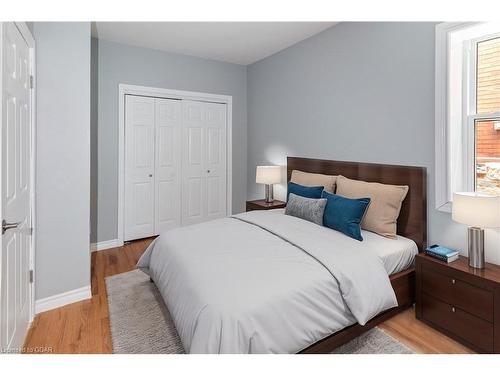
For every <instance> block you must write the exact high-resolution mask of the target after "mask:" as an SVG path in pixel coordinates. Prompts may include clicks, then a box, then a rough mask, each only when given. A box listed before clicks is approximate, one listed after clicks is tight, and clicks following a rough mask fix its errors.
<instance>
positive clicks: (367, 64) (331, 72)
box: [247, 23, 500, 263]
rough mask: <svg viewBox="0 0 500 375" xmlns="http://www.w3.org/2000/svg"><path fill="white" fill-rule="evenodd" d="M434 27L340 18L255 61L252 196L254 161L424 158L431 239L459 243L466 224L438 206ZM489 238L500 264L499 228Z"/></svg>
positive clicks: (256, 192) (417, 161)
mask: <svg viewBox="0 0 500 375" xmlns="http://www.w3.org/2000/svg"><path fill="white" fill-rule="evenodd" d="M434 30H435V28H434V24H432V23H341V24H339V25H336V26H334V27H332V28H330V29H328V30H326V31H324V32H322V33H320V34H318V35H316V36H313V37H311V38H309V39H307V40H305V41H303V42H301V43H299V44H296V45H294V46H292V47H290V48H288V49H286V50H284V51H281V52H279V53H277V54H275V55H273V56H271V57H268V58H266V59H264V60H261V61H259V62H257V63H255V64H253V65H251V66H250V67H249V68H248V174H247V176H248V180H247V181H248V187H247V189H248V196H249V198H257V197H262V196H263V190H262V189H263V188H262V186H258V185H256V184H255V166H256V165H259V164H283V165H284V164H286V156H287V155H290V156H306V157H318V158H327V159H336V160H353V161H366V162H377V163H388V164H403V165H417V166H425V167H427V171H428V210H429V211H428V234H429V243H440V244H442V245H448V246H452V247H456V248H460V249H462V250H463V251H464V250H465V249H466V248H467V247H466V227H465V226H463V225H460V224H457V223H454V222H453V221H452V220H451V215H450V214H448V213H443V212H439V211H437V210H435V209H434V180H435V179H434V38H435V35H434ZM277 190H278V194H283V192H284V188H283V187H281V189H280V188H278V189H277ZM486 241H487V242H488V243H487V254H486V255H487V259H489V260H490V261H495V262H497V263H500V251H498V250H499V247H500V245H499V243H500V235H499V232H498V231H496V232H494V231H488V232H487V234H486ZM488 250H489V251H488Z"/></svg>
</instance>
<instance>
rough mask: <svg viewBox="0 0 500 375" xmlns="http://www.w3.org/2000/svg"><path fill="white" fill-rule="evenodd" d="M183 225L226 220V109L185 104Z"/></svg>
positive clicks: (219, 105)
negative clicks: (223, 218)
mask: <svg viewBox="0 0 500 375" xmlns="http://www.w3.org/2000/svg"><path fill="white" fill-rule="evenodd" d="M182 113H183V118H182V225H187V224H195V223H199V222H202V221H206V220H210V219H216V218H220V217H224V216H226V105H225V104H219V103H206V102H197V101H189V100H183V101H182Z"/></svg>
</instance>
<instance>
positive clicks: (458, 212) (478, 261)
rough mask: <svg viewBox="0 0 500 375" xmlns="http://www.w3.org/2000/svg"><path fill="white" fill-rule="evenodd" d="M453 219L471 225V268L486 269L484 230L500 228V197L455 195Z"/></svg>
mask: <svg viewBox="0 0 500 375" xmlns="http://www.w3.org/2000/svg"><path fill="white" fill-rule="evenodd" d="M452 217H453V220H455V221H457V222H459V223H463V224H467V225H469V230H468V236H467V237H468V245H469V266H471V267H474V268H484V228H498V227H500V197H499V196H492V195H486V194H480V193H454V194H453V211H452Z"/></svg>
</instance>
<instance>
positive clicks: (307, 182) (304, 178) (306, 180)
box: [290, 169, 337, 193]
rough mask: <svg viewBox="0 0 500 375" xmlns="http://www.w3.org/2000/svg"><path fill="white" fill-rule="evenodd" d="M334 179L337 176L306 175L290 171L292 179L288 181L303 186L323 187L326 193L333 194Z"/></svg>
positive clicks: (306, 173)
mask: <svg viewBox="0 0 500 375" xmlns="http://www.w3.org/2000/svg"><path fill="white" fill-rule="evenodd" d="M336 179H337V176H330V175H326V174H319V173H308V172H302V171H298V170H295V169H294V170H293V171H292V179H291V180H290V181H291V182H294V183H296V184H299V185H303V186H323V187H324V189H325V190H326V191H328V192H330V193H333V192H334V191H335V180H336Z"/></svg>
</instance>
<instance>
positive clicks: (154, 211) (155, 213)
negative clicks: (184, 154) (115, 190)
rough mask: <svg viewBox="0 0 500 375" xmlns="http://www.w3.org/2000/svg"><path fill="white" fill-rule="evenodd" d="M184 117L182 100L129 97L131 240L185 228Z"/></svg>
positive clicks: (127, 154) (127, 187) (127, 185)
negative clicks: (183, 220) (182, 205)
mask: <svg viewBox="0 0 500 375" xmlns="http://www.w3.org/2000/svg"><path fill="white" fill-rule="evenodd" d="M181 121H182V112H181V102H180V100H174V99H159V98H149V97H142V96H133V95H127V97H126V104H125V233H124V234H125V236H124V239H125V240H126V241H128V240H133V239H137V238H144V237H149V236H153V235H156V234H159V233H161V232H162V231H165V230H168V229H172V228H175V227H178V226H180V223H181V203H180V202H181V191H180V167H181V160H180V159H181V158H180V156H181V152H180V149H181V144H180V139H181V123H182V122H181Z"/></svg>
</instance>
